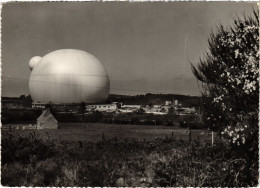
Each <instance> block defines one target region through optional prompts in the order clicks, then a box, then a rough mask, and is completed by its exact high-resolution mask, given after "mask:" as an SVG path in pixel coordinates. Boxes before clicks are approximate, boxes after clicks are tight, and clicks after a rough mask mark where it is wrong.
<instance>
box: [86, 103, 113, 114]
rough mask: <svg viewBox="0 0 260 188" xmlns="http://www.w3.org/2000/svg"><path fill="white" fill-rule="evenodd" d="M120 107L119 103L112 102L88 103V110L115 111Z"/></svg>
mask: <svg viewBox="0 0 260 188" xmlns="http://www.w3.org/2000/svg"><path fill="white" fill-rule="evenodd" d="M117 109H118V106H117V103H112V104H87V105H86V111H87V112H90V111H99V112H114V111H116V110H117Z"/></svg>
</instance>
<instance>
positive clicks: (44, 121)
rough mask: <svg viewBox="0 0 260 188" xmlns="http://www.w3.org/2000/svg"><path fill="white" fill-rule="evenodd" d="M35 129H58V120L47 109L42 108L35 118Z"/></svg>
mask: <svg viewBox="0 0 260 188" xmlns="http://www.w3.org/2000/svg"><path fill="white" fill-rule="evenodd" d="M36 126H37V129H58V121H57V120H56V119H55V117H54V116H53V115H52V114H51V112H50V110H49V109H46V110H43V111H42V114H41V115H40V116H39V117H38V119H37V125H36Z"/></svg>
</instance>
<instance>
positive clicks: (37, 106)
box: [32, 103, 46, 109]
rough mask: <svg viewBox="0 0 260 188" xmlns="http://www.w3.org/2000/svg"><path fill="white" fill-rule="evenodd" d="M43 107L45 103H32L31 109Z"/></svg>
mask: <svg viewBox="0 0 260 188" xmlns="http://www.w3.org/2000/svg"><path fill="white" fill-rule="evenodd" d="M45 107H46V103H32V108H41V109H44V108H45Z"/></svg>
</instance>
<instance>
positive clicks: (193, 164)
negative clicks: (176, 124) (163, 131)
mask: <svg viewBox="0 0 260 188" xmlns="http://www.w3.org/2000/svg"><path fill="white" fill-rule="evenodd" d="M237 151H239V150H237ZM1 176H2V177H1V183H2V185H5V186H256V185H257V180H258V162H257V160H255V159H254V158H252V156H250V155H248V154H246V153H239V152H235V150H234V149H231V148H229V146H227V145H225V143H223V142H221V143H217V144H216V146H214V147H210V146H201V145H200V144H199V143H198V142H193V143H189V142H187V141H183V140H175V139H174V138H167V137H165V138H160V139H159V138H157V139H153V140H151V141H146V140H142V141H138V140H135V139H119V138H116V137H113V138H110V139H107V140H105V139H103V141H100V142H98V143H92V142H80V141H79V142H72V141H56V140H52V139H51V138H50V137H46V138H39V137H38V136H37V135H36V134H35V133H31V134H30V135H29V136H27V137H23V136H19V135H13V134H11V133H10V134H9V137H5V138H2V173H1Z"/></svg>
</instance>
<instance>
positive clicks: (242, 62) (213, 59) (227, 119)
mask: <svg viewBox="0 0 260 188" xmlns="http://www.w3.org/2000/svg"><path fill="white" fill-rule="evenodd" d="M258 29H259V12H258V11H253V16H244V17H243V18H242V19H240V18H237V19H235V20H234V24H233V25H232V26H230V27H226V28H225V27H224V26H222V25H220V26H219V27H218V29H217V32H216V33H215V34H214V33H213V34H211V35H210V38H209V41H208V43H209V50H208V52H207V53H206V55H205V57H204V58H202V59H200V60H199V63H198V65H192V71H193V73H194V75H195V76H196V78H197V79H198V80H199V81H201V82H200V83H201V86H202V87H201V89H202V95H203V109H202V110H203V117H204V122H205V123H206V124H208V125H211V128H212V129H215V130H219V131H220V132H221V133H222V134H223V135H224V136H225V137H226V138H227V139H228V140H229V141H230V143H231V145H232V144H233V145H236V146H241V145H244V146H245V145H247V146H248V145H250V148H251V149H253V150H254V151H258V148H257V145H258V144H257V143H258V100H259V84H258V83H259V64H258V63H259V55H260V52H259V30H258ZM241 147H242V146H241Z"/></svg>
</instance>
